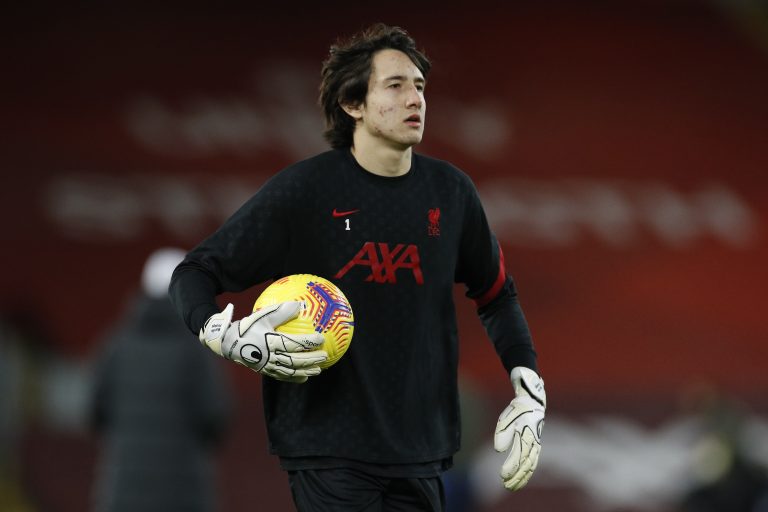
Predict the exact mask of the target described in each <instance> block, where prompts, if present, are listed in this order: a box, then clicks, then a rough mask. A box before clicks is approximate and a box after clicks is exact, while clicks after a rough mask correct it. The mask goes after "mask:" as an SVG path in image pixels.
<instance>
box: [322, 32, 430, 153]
mask: <svg viewBox="0 0 768 512" xmlns="http://www.w3.org/2000/svg"><path fill="white" fill-rule="evenodd" d="M385 49H393V50H399V51H401V52H403V53H404V54H406V55H407V56H408V57H409V58H410V59H411V60H412V61H413V63H414V64H415V65H416V67H417V68H419V71H421V73H422V74H423V75H424V78H426V77H427V73H429V69H430V68H431V67H432V64H431V63H430V62H429V59H428V58H427V57H426V55H424V53H422V52H421V51H419V50H418V49H416V42H415V41H414V40H413V38H411V36H409V35H408V33H407V32H406V31H405V30H403V29H402V28H400V27H390V26H388V25H385V24H383V23H377V24H376V25H373V26H371V27H369V28H367V29H365V30H363V31H361V32H359V33H357V34H355V35H354V36H352V37H351V38H350V39H348V40H345V41H338V42H337V43H336V44H334V45H332V46H331V50H330V54H329V56H328V58H327V59H326V60H325V61H324V62H323V69H322V71H321V73H320V74H321V77H322V81H321V82H320V98H319V103H320V106H321V107H322V109H323V114H324V116H325V132H324V134H323V135H324V136H325V139H326V140H327V141H328V142H329V143H330V145H331V147H333V148H336V149H338V148H345V147H350V146H352V134H353V133H354V131H355V120H354V119H353V118H352V117H351V116H350V115H349V114H347V113H346V112H345V111H344V109H342V108H341V105H342V104H347V105H360V104H362V103H363V102H364V101H365V96H366V95H367V94H368V80H369V79H370V77H371V62H372V61H373V56H374V55H375V54H376V52H378V51H380V50H385Z"/></svg>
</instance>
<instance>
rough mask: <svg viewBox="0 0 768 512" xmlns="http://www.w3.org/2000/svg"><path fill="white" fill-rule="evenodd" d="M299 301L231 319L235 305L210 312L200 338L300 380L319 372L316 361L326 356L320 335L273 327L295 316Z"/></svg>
mask: <svg viewBox="0 0 768 512" xmlns="http://www.w3.org/2000/svg"><path fill="white" fill-rule="evenodd" d="M302 305H303V304H302V303H301V302H298V301H291V302H282V303H280V304H275V305H273V306H267V307H265V308H262V309H260V310H258V311H255V312H253V313H251V314H250V315H248V316H246V317H245V318H243V319H242V320H237V321H234V322H232V313H233V311H234V306H233V305H232V304H228V305H227V307H226V308H224V310H223V311H222V312H221V313H216V314H215V315H212V316H211V317H210V318H209V319H208V320H207V321H206V322H205V325H204V326H203V328H202V329H201V330H200V336H199V337H200V341H201V342H202V343H203V344H204V345H205V346H207V347H208V348H209V349H211V350H212V351H214V352H216V353H217V354H218V355H220V356H222V357H224V358H225V359H230V360H232V361H234V362H236V363H239V364H242V365H243V366H247V367H248V368H250V369H251V370H253V371H255V372H259V373H262V374H264V375H267V376H269V377H272V378H274V379H277V380H282V381H286V382H295V383H301V382H306V380H307V378H309V377H311V376H313V375H318V374H319V373H320V371H321V369H320V367H319V366H318V364H320V363H322V362H323V361H325V360H326V359H328V353H327V352H326V351H324V350H316V349H317V348H318V347H320V346H321V345H322V344H323V335H322V334H319V333H311V334H291V335H287V334H283V333H279V332H276V331H275V328H276V327H278V326H279V325H282V324H284V323H286V322H288V321H289V320H292V319H294V318H296V317H297V316H298V315H299V311H300V310H301V307H302Z"/></svg>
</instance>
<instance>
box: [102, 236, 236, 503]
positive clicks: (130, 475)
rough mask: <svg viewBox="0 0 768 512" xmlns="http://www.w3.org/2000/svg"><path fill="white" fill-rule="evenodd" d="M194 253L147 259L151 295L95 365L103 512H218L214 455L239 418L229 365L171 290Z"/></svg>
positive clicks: (145, 283)
mask: <svg viewBox="0 0 768 512" xmlns="http://www.w3.org/2000/svg"><path fill="white" fill-rule="evenodd" d="M183 257H184V251H182V250H180V249H175V248H166V249H160V250H157V251H155V252H154V253H152V254H151V255H150V257H149V258H148V259H147V261H146V263H145V265H144V270H143V274H142V276H141V284H142V286H141V292H140V293H139V294H138V296H137V297H136V298H135V299H134V300H133V301H132V302H131V303H130V304H129V307H128V308H127V310H126V312H125V314H124V316H123V318H122V319H121V321H120V322H119V323H118V324H117V326H116V328H115V329H114V332H113V333H112V334H111V335H110V336H109V338H108V339H107V341H106V343H105V344H104V346H103V347H102V349H101V353H100V354H99V357H98V359H97V361H96V363H95V370H94V371H95V379H94V389H93V401H92V410H91V414H92V425H93V428H94V429H95V430H96V431H97V432H98V433H100V434H101V437H102V443H103V445H102V448H101V457H100V463H99V464H98V466H97V476H96V482H95V486H94V489H93V491H94V493H93V500H94V501H93V509H94V510H95V511H98V512H118V511H125V512H129V511H130V512H136V511H142V512H147V511H158V512H159V511H163V512H168V511H177V510H184V511H199V512H210V511H213V510H215V508H216V507H215V504H216V496H215V487H216V482H215V470H214V458H213V456H214V449H215V448H216V447H217V445H218V444H219V443H220V441H221V440H222V436H223V434H224V433H225V431H226V429H227V427H228V425H229V421H230V415H231V411H230V409H231V402H230V396H231V393H230V390H229V383H228V381H227V380H226V377H225V374H224V373H223V369H222V368H221V367H220V366H219V364H218V363H219V362H218V361H216V360H215V359H211V358H210V357H209V356H208V354H207V353H206V351H205V350H204V349H203V347H201V346H199V345H198V344H197V343H195V342H194V338H192V340H191V341H190V337H191V336H190V334H189V332H188V331H187V330H186V328H185V326H184V324H183V323H181V322H180V321H179V319H178V317H177V316H176V314H175V312H174V310H173V306H172V305H171V302H170V300H169V299H168V295H167V289H168V283H169V282H170V279H171V274H172V272H173V269H174V267H175V266H176V265H177V264H178V263H179V262H180V261H181V260H182V258H183Z"/></svg>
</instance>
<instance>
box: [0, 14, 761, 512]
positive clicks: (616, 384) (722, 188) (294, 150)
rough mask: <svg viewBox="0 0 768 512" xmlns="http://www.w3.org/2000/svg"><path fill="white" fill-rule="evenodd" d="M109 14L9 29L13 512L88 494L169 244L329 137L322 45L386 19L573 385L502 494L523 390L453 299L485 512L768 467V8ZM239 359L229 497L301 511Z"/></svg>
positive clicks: (2, 306) (224, 501)
mask: <svg viewBox="0 0 768 512" xmlns="http://www.w3.org/2000/svg"><path fill="white" fill-rule="evenodd" d="M88 5H89V7H88V8H82V9H80V10H77V9H75V8H73V7H72V6H67V7H59V8H52V7H48V8H42V7H40V6H39V5H38V6H37V7H26V8H24V10H23V11H16V12H8V13H7V15H4V17H3V18H4V19H3V21H2V22H1V23H2V25H3V30H2V34H3V35H2V36H1V37H2V41H3V44H2V46H1V47H0V53H2V62H3V80H2V85H0V88H1V89H0V90H2V95H0V102H2V123H0V130H1V135H0V148H2V149H1V150H2V154H1V155H0V166H1V167H2V176H3V186H2V192H1V193H2V201H0V208H2V215H0V222H2V234H3V235H2V237H3V247H5V249H4V250H3V251H2V256H0V257H1V258H2V265H0V268H2V269H3V270H2V277H1V280H0V317H1V318H2V331H0V332H1V333H2V338H0V396H2V398H1V399H0V400H2V409H0V426H2V427H1V428H2V432H1V433H0V434H2V442H3V446H2V447H0V455H2V457H3V458H4V460H2V461H0V462H1V463H2V466H0V468H2V470H3V471H2V473H0V474H2V475H3V479H4V480H3V483H2V484H0V509H2V510H25V511H26V510H30V511H31V510H35V511H36V510H40V511H53V512H70V511H73V512H74V511H82V510H87V508H88V496H89V493H90V487H91V482H92V479H93V473H94V471H95V469H94V461H95V458H96V457H97V453H98V441H97V439H96V438H95V437H94V436H93V435H91V434H90V433H89V432H88V430H87V428H86V426H85V423H84V411H85V410H86V409H87V406H88V404H87V390H88V385H89V362H90V358H91V356H92V354H93V352H94V351H95V350H96V349H97V347H98V344H99V342H100V339H101V338H102V337H103V336H104V334H106V332H107V330H108V329H109V328H110V326H111V325H112V323H113V322H115V321H116V320H117V318H118V316H119V315H120V313H121V311H122V308H123V307H124V306H125V302H126V300H127V298H128V297H129V295H130V294H131V293H132V292H133V291H134V290H135V289H136V288H137V286H138V277H139V275H140V272H141V267H142V265H143V263H144V260H145V258H146V256H147V255H148V254H149V253H150V252H151V251H152V250H153V249H155V248H157V247H160V246H169V245H173V246H179V247H183V248H190V247H191V246H193V245H194V244H195V243H196V242H197V241H199V240H200V239H201V238H202V237H203V236H205V235H206V234H207V233H209V232H210V231H211V230H213V229H214V228H215V227H216V226H218V225H219V224H220V223H221V222H222V221H223V220H224V219H225V218H226V217H227V216H228V215H229V214H230V213H232V211H233V210H234V208H235V207H236V206H238V205H239V204H240V203H241V202H242V201H243V200H244V199H245V198H246V197H248V196H249V195H250V194H251V193H252V192H254V191H255V190H257V189H258V187H259V186H260V184H261V183H263V182H264V180H265V179H266V178H267V177H269V176H270V175H271V174H272V173H274V172H275V171H276V170H278V169H280V168H282V167H284V166H285V165H287V164H288V163H290V162H292V161H295V160H297V159H301V158H304V157H307V156H310V155H312V154H314V153H316V152H318V151H322V150H323V149H324V148H325V146H324V143H323V141H322V138H321V135H320V134H321V128H322V126H321V117H320V114H319V111H318V109H317V108H316V106H315V98H316V90H317V83H318V73H319V67H320V62H321V60H322V59H323V58H324V56H325V55H326V52H327V49H328V46H329V45H330V44H331V43H332V42H333V41H334V40H335V38H336V37H337V36H339V35H342V34H349V33H351V32H353V31H356V30H358V29H360V28H362V27H364V26H366V25H368V24H370V23H372V22H375V21H384V22H386V23H390V24H395V25H401V26H403V27H405V28H406V29H407V30H409V31H410V32H411V33H412V34H413V35H414V36H415V38H416V39H417V41H418V43H419V45H420V46H421V47H423V48H425V49H426V51H427V53H428V54H429V55H430V56H431V57H432V59H433V62H434V69H433V72H432V74H431V75H430V83H429V87H428V94H427V99H428V105H429V108H428V116H427V121H428V122H427V130H426V136H425V140H424V142H423V144H422V145H421V146H420V147H419V148H418V150H419V151H420V152H423V153H426V154H430V155H434V156H437V157H440V158H444V159H447V160H450V161H452V162H454V163H455V164H457V165H458V166H460V167H461V168H463V169H464V170H465V171H467V172H468V173H469V174H470V175H471V176H472V177H473V178H474V179H475V181H476V183H477V185H478V188H479V190H480V194H481V196H482V197H483V200H484V202H485V205H486V208H487V212H488V215H489V217H490V219H491V222H492V224H493V226H494V228H495V230H496V233H497V234H498V236H499V238H500V241H501V243H502V245H503V248H504V251H505V255H506V261H507V267H508V270H509V271H510V272H511V273H512V274H513V276H514V277H515V279H516V280H517V282H518V285H519V288H520V290H521V299H522V302H523V306H524V308H525V311H526V314H527V316H528V319H529V322H530V324H531V326H532V330H533V333H534V336H535V340H536V343H537V349H538V351H539V354H540V363H541V369H542V371H543V374H544V376H545V379H546V382H547V387H548V393H549V396H550V400H551V402H550V406H549V411H548V417H547V420H548V423H547V427H546V429H545V443H544V450H543V455H542V460H541V465H540V469H539V471H538V473H537V475H536V476H535V477H534V478H533V480H532V481H531V483H530V484H529V486H528V488H527V489H526V490H525V491H523V492H520V493H517V494H514V495H511V494H506V493H503V492H501V491H500V490H499V487H500V486H499V485H498V483H497V480H496V476H495V472H496V468H497V466H498V463H499V459H498V457H496V456H495V455H494V454H493V452H492V450H491V448H490V447H489V445H488V443H489V442H490V441H491V438H492V432H493V424H494V422H495V418H496V415H497V414H498V412H500V410H501V408H502V407H503V406H504V405H505V404H506V403H507V402H508V400H509V398H510V396H511V389H510V385H509V382H508V379H507V376H506V375H505V373H504V371H503V369H502V368H501V365H500V364H499V362H498V360H497V359H496V357H495V355H494V353H493V349H492V346H491V344H490V343H489V342H488V341H487V339H486V338H485V335H484V332H483V331H482V327H481V325H480V323H479V321H478V320H477V318H476V316H475V314H474V311H473V308H472V306H471V303H470V302H469V301H467V300H465V299H463V298H461V296H462V290H461V289H458V288H457V291H456V294H457V302H458V304H459V308H460V321H461V333H462V346H461V351H462V356H461V357H462V366H461V371H462V375H461V376H462V381H463V383H464V392H465V394H466V397H465V398H466V404H467V406H466V411H465V412H466V419H465V428H466V435H465V448H464V450H463V451H462V452H461V454H460V455H459V457H458V458H457V468H456V470H455V471H454V472H453V473H452V475H451V476H450V478H451V479H452V483H451V485H452V487H451V489H452V492H453V491H455V492H457V493H458V492H459V490H460V489H466V488H468V489H471V490H472V491H473V496H474V500H473V502H472V504H471V505H468V506H467V507H465V508H463V510H474V511H478V512H483V511H500V510H521V511H552V510H557V511H565V512H586V511H606V512H608V511H610V512H633V511H636V512H640V511H661V512H664V511H676V510H682V508H681V505H680V503H681V502H682V500H683V499H684V497H685V496H687V495H690V494H691V493H692V492H694V490H695V489H697V488H698V487H700V486H701V485H703V484H711V483H716V482H718V481H720V480H722V478H724V477H726V476H727V475H728V470H729V468H733V464H732V462H733V461H734V460H737V459H739V453H740V450H741V447H742V446H746V449H745V450H742V451H744V452H746V453H745V454H744V456H745V458H746V459H747V460H748V461H749V462H750V463H751V464H753V465H754V466H755V467H758V468H762V469H760V471H764V468H765V467H766V466H768V397H767V396H768V395H767V393H766V391H767V390H768V343H767V342H768V321H766V299H765V290H766V285H768V273H766V270H765V267H766V262H767V261H768V238H767V237H766V235H767V234H768V233H767V230H766V226H767V223H768V206H767V205H768V5H767V4H766V2H762V1H748V0H743V1H738V0H733V1H727V0H723V1H722V2H704V1H686V0H680V1H672V0H670V1H661V0H642V1H631V2H629V1H628V2H607V1H577V2H564V1H549V2H525V3H519V2H511V3H503V2H499V3H495V2H487V1H484V0H480V1H475V2H471V3H466V4H453V3H450V2H448V3H445V4H443V3H440V2H431V1H425V2H414V3H411V4H375V5H365V4H362V3H360V4H344V3H342V2H317V3H311V4H310V3H306V4H302V3H291V4H290V5H286V6H284V7H277V6H271V7H270V6H267V7H265V6H263V5H262V6H259V7H256V6H254V7H252V8H250V9H245V10H244V9H242V8H240V9H237V10H227V9H226V8H223V7H222V8H217V9H216V10H204V9H194V8H188V7H184V8H181V9H170V8H167V9H146V8H144V9H142V8H140V7H138V6H137V5H133V4H123V5H122V7H120V6H112V5H107V4H102V3H91V4H88ZM257 293H258V290H253V291H252V293H250V292H249V293H246V294H244V295H241V296H239V297H237V298H235V302H236V305H237V307H238V310H239V311H240V312H241V313H242V312H243V311H246V310H247V308H248V307H249V306H250V304H251V303H252V301H253V300H254V299H255V297H256V295H257ZM190 342H194V338H190ZM137 371H141V370H140V369H138V368H137ZM228 371H229V372H230V374H231V378H232V381H233V382H234V384H235V387H236V389H237V393H238V403H237V420H236V424H235V425H234V428H233V430H232V432H231V436H230V438H229V439H228V441H227V442H226V444H225V447H224V450H223V451H222V452H221V453H220V454H219V456H218V461H219V470H220V471H219V475H218V480H217V486H218V488H219V491H220V502H221V510H227V511H246V510H253V507H254V506H255V505H254V504H255V503H259V507H260V509H263V510H289V509H290V500H289V490H288V486H287V482H286V480H285V478H284V475H283V474H282V473H281V471H280V470H279V469H278V463H277V460H276V459H273V458H271V457H270V456H269V455H268V453H267V445H266V438H265V433H264V425H263V420H262V412H261V403H260V381H259V378H257V377H255V376H253V375H252V374H251V373H249V372H247V371H245V370H241V369H239V368H234V367H228ZM713 418H714V419H715V420H713ZM3 466H4V467H3ZM734 492H736V493H738V492H739V491H734ZM734 499H735V498H734ZM767 501H768V500H767ZM455 503H456V504H458V503H459V502H458V501H456V502H455ZM733 503H735V501H733ZM763 506H765V507H768V504H763ZM454 509H455V510H459V507H458V505H456V506H455V507H454ZM727 510H736V508H733V509H727ZM754 510H757V509H754ZM759 510H765V509H759Z"/></svg>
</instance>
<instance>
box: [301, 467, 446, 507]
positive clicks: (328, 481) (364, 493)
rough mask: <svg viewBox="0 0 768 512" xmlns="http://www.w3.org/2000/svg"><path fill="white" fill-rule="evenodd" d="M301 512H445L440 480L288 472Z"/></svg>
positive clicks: (328, 471)
mask: <svg viewBox="0 0 768 512" xmlns="http://www.w3.org/2000/svg"><path fill="white" fill-rule="evenodd" d="M288 482H289V483H290V486H291V494H292V495H293V502H294V503H295V504H296V509H297V510H298V512H334V511H337V510H338V511H344V512H390V511H391V512H401V511H402V512H409V511H413V512H416V511H418V512H443V511H444V510H445V493H444V492H443V482H442V480H441V479H440V477H439V476H436V477H432V478H391V477H381V476H374V475H370V474H368V473H365V472H363V471H359V470H357V469H351V468H334V469H304V470H299V471H289V472H288Z"/></svg>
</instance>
